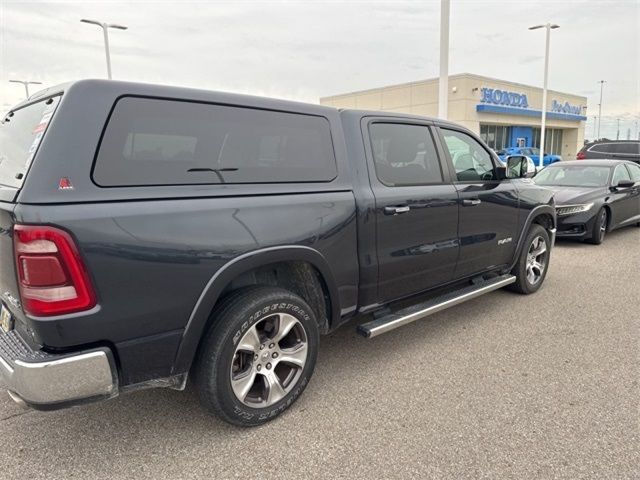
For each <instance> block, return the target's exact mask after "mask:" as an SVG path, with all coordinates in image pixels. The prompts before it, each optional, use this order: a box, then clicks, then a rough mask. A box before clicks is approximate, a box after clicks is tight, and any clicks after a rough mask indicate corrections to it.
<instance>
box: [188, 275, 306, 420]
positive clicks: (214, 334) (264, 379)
mask: <svg viewBox="0 0 640 480" xmlns="http://www.w3.org/2000/svg"><path fill="white" fill-rule="evenodd" d="M212 318H213V323H212V325H211V327H210V328H209V330H208V331H207V333H206V334H205V337H204V338H203V341H202V344H201V345H200V348H199V350H198V355H197V357H196V360H195V363H194V372H193V373H194V379H195V384H196V389H197V391H198V395H199V397H200V401H201V403H202V405H203V406H204V407H205V408H206V409H207V410H208V411H209V412H211V413H214V414H216V415H217V416H218V417H220V418H221V419H222V420H224V421H226V422H229V423H231V424H233V425H238V426H242V427H251V426H257V425H261V424H263V423H266V422H268V421H270V420H273V419H274V418H276V417H277V416H278V415H280V414H281V413H282V412H284V411H285V410H286V409H287V408H288V407H290V406H291V405H292V404H293V402H295V401H296V399H297V398H298V397H299V396H300V394H302V392H303V391H304V389H305V387H306V386H307V384H308V383H309V380H310V379H311V375H312V374H313V370H314V367H315V363H316V358H317V353H318V341H319V332H318V323H317V321H316V317H315V314H314V312H313V311H312V310H311V308H310V307H309V305H307V304H306V302H305V301H304V300H303V299H302V298H300V297H298V296H297V295H294V294H293V293H291V292H290V291H288V290H284V289H282V288H276V287H248V288H245V289H241V290H237V291H235V292H233V293H232V294H230V295H229V296H228V297H227V298H226V299H224V300H223V301H222V302H221V304H220V305H219V306H218V307H217V308H216V309H215V311H214V312H213V315H212ZM291 318H293V320H292V319H291ZM286 322H289V324H293V325H294V326H293V327H291V328H290V330H289V333H287V334H286V335H285V336H284V337H283V338H282V339H280V340H277V341H273V342H271V341H270V340H273V339H275V338H277V335H278V334H279V333H280V332H281V331H284V330H286V326H284V325H285V323H286ZM281 327H282V328H281ZM270 332H273V333H270ZM254 334H255V336H254ZM270 334H272V335H273V338H271V339H270V337H269V335H270ZM254 339H255V340H256V341H257V343H258V344H260V347H256V348H252V349H249V350H247V351H244V350H243V349H242V347H241V346H240V345H241V344H242V345H243V346H244V345H245V344H248V343H251V344H252V345H255V344H256V342H252V340H254ZM258 340H259V341H258ZM285 341H286V342H287V345H285V343H284V342H285ZM296 342H298V343H296ZM302 345H306V346H304V349H306V358H305V359H304V360H303V361H302V362H301V363H302V365H301V366H298V365H293V364H289V363H287V361H286V358H285V357H287V355H289V354H288V353H286V352H294V354H293V355H298V354H299V353H300V352H302V350H301V349H302V348H303V347H302ZM263 348H264V350H263ZM252 352H257V353H255V354H254V353H252ZM302 353H304V352H302ZM273 355H275V356H273ZM278 355H280V358H279V359H278V358H277V357H278ZM272 356H273V358H274V359H275V360H271V357H272ZM271 362H273V365H272V363H271ZM232 369H233V370H232ZM277 375H281V376H284V377H286V378H284V380H283V379H282V378H280V376H278V377H277V381H278V385H279V386H278V388H274V389H273V392H274V393H273V396H272V389H271V388H270V387H269V385H274V384H273V383H272V382H273V379H274V378H276V377H275V376H277ZM233 376H236V377H237V378H236V379H233V380H232V377H233ZM249 376H252V377H253V378H255V380H251V379H249V378H248V377H249ZM243 380H247V382H244V385H247V386H248V385H249V383H250V382H252V383H251V385H252V386H251V388H250V389H249V390H247V392H248V393H242V398H243V400H241V399H240V398H239V397H238V396H237V395H236V393H234V387H236V388H239V387H238V384H239V383H240V382H243ZM287 381H289V383H286V382H287ZM232 382H236V383H234V386H232ZM270 382H271V383H270ZM242 391H243V392H244V386H243V387H242ZM275 392H277V394H276V393H275ZM285 392H286V394H285V395H284V396H283V397H282V398H280V397H281V394H284V393H285ZM263 397H264V398H263ZM277 398H280V399H279V400H277V401H276V399H277ZM270 401H273V402H274V403H269V402H270Z"/></svg>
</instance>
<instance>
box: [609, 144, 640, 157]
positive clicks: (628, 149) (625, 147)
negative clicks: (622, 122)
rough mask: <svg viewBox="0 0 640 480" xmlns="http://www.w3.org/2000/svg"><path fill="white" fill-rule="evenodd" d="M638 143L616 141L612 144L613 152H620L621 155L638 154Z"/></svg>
mask: <svg viewBox="0 0 640 480" xmlns="http://www.w3.org/2000/svg"><path fill="white" fill-rule="evenodd" d="M639 146H640V143H632V142H629V143H616V144H615V145H614V147H615V149H614V153H617V154H622V155H638V153H640V152H639V151H638V147H639Z"/></svg>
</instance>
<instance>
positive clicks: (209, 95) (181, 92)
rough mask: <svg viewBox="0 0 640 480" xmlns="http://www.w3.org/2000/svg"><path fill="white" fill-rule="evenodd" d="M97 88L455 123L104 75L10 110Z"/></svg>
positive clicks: (57, 89) (39, 93)
mask: <svg viewBox="0 0 640 480" xmlns="http://www.w3.org/2000/svg"><path fill="white" fill-rule="evenodd" d="M86 88H88V89H89V90H100V89H105V88H106V89H108V90H111V91H112V90H113V89H117V90H120V91H122V94H123V95H124V94H132V95H145V96H152V97H162V98H173V99H176V100H193V101H201V102H215V103H228V104H239V105H253V106H258V107H260V106H261V107H263V108H269V109H274V110H282V111H304V112H306V113H312V112H314V113H317V114H321V115H326V114H327V113H328V112H336V111H339V112H341V113H346V114H347V115H354V116H360V117H371V116H376V117H388V118H405V119H407V118H409V119H415V120H420V121H425V120H426V121H429V122H434V123H438V124H441V125H449V126H456V124H455V123H453V122H449V121H446V120H442V119H439V118H434V117H427V116H423V115H415V114H411V113H404V112H391V111H379V110H359V109H344V108H340V109H338V108H335V107H330V106H326V105H319V104H315V103H308V102H298V101H294V100H282V99H278V98H270V97H262V96H257V95H247V94H239V93H229V92H221V91H217V90H204V89H200V88H190V87H178V86H172V85H161V84H152V83H142V82H127V81H121V80H105V79H83V80H76V81H70V82H65V83H60V84H58V85H53V86H51V87H48V88H44V89H42V90H39V91H37V92H36V93H34V94H33V95H31V96H30V97H29V98H28V99H25V100H23V101H22V102H20V103H19V104H17V105H16V106H14V107H13V108H12V109H11V110H17V109H19V108H21V107H23V106H25V105H28V104H30V103H33V102H35V101H38V100H39V99H42V98H44V97H49V96H54V95H57V94H60V93H65V92H68V91H71V90H75V89H86Z"/></svg>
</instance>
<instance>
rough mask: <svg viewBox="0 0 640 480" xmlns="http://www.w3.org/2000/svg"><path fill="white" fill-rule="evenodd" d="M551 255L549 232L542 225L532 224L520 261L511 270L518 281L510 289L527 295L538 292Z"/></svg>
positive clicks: (545, 274)
mask: <svg viewBox="0 0 640 480" xmlns="http://www.w3.org/2000/svg"><path fill="white" fill-rule="evenodd" d="M550 257H551V242H550V240H549V234H548V233H547V231H546V230H545V229H544V228H543V227H542V226H541V225H537V224H534V225H531V228H530V229H529V232H528V233H527V236H526V238H525V240H524V245H523V248H522V251H521V252H520V257H519V258H518V262H517V263H516V265H515V267H513V270H512V271H511V274H512V275H515V277H516V281H515V283H513V284H511V285H510V286H509V287H510V289H511V290H513V291H516V292H518V293H523V294H527V295H528V294H530V293H534V292H537V291H538V289H539V288H540V287H541V286H542V283H543V282H544V279H545V277H546V276H547V270H548V267H549V260H550Z"/></svg>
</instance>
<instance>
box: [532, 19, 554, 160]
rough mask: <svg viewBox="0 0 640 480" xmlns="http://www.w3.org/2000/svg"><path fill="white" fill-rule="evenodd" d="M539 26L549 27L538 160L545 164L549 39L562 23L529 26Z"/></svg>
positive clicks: (534, 28) (535, 28) (536, 27)
mask: <svg viewBox="0 0 640 480" xmlns="http://www.w3.org/2000/svg"><path fill="white" fill-rule="evenodd" d="M539 28H546V29H547V38H546V45H545V54H544V85H543V87H542V124H541V125H540V159H539V160H538V163H539V166H540V167H543V166H544V140H545V139H544V129H545V124H546V122H547V80H548V78H549V40H550V38H551V30H554V29H556V28H560V25H556V24H555V23H546V24H543V25H534V26H533V27H529V30H538V29H539Z"/></svg>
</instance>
